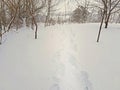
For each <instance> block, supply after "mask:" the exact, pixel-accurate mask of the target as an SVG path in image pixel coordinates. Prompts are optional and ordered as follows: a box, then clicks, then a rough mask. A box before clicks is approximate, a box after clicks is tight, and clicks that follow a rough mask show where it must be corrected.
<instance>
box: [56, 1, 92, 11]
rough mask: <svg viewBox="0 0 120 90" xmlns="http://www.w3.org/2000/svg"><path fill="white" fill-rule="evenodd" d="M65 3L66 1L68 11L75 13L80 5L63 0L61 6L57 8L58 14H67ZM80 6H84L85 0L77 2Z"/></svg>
mask: <svg viewBox="0 0 120 90" xmlns="http://www.w3.org/2000/svg"><path fill="white" fill-rule="evenodd" d="M65 1H66V11H67V12H69V11H73V10H74V9H75V8H76V7H77V6H78V3H77V2H76V0H61V2H60V4H59V5H58V6H57V8H58V9H59V10H58V12H62V13H64V12H65ZM77 1H78V2H79V3H80V4H83V3H84V1H85V0H77ZM88 1H91V2H92V1H93V0H88Z"/></svg>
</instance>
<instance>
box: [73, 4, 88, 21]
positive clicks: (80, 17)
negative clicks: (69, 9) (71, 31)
mask: <svg viewBox="0 0 120 90" xmlns="http://www.w3.org/2000/svg"><path fill="white" fill-rule="evenodd" d="M87 16H88V11H87V9H86V8H85V7H83V6H78V8H76V9H75V10H74V11H73V14H72V17H71V19H72V22H77V23H84V22H85V21H86V20H87Z"/></svg>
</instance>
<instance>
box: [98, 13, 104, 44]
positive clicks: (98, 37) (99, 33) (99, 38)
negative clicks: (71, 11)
mask: <svg viewBox="0 0 120 90" xmlns="http://www.w3.org/2000/svg"><path fill="white" fill-rule="evenodd" d="M104 17H105V12H103V16H102V20H101V24H100V28H99V33H98V37H97V42H99V40H100V35H101V30H102V25H103V21H104Z"/></svg>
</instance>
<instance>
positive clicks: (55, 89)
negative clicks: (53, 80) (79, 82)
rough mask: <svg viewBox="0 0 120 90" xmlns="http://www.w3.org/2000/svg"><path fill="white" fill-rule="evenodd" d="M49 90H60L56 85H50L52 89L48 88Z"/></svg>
mask: <svg viewBox="0 0 120 90" xmlns="http://www.w3.org/2000/svg"><path fill="white" fill-rule="evenodd" d="M50 90H60V87H59V85H58V84H54V85H52V87H51V88H50Z"/></svg>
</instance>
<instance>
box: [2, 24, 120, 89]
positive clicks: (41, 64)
mask: <svg viewBox="0 0 120 90" xmlns="http://www.w3.org/2000/svg"><path fill="white" fill-rule="evenodd" d="M98 28H99V24H65V25H55V26H50V27H46V28H44V27H43V25H41V24H40V25H39V33H38V35H39V36H38V39H37V40H35V39H34V33H33V32H34V31H33V30H31V29H29V28H25V27H24V28H21V29H20V30H19V31H12V32H10V33H9V34H7V35H5V36H4V40H3V44H2V45H1V46H0V90H120V77H119V76H120V70H119V68H120V25H119V24H111V25H110V27H109V28H108V29H107V30H105V29H103V31H102V35H101V39H100V43H96V37H97V33H98Z"/></svg>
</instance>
